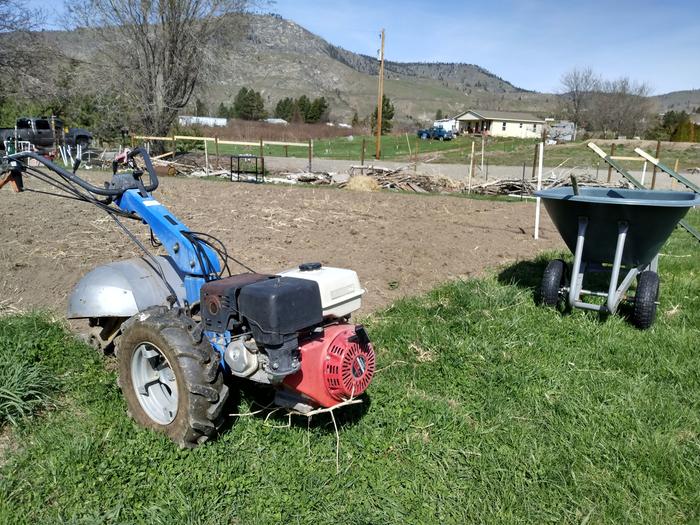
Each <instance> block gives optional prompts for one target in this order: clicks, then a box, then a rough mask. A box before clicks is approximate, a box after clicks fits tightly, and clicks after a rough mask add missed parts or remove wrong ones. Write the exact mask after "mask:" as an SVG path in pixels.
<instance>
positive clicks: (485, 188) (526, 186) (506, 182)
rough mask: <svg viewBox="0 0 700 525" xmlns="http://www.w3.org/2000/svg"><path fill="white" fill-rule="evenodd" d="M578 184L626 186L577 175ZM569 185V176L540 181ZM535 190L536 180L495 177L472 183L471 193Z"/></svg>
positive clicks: (545, 185)
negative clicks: (479, 182)
mask: <svg viewBox="0 0 700 525" xmlns="http://www.w3.org/2000/svg"><path fill="white" fill-rule="evenodd" d="M576 181H577V182H578V185H579V186H602V187H609V188H619V187H627V186H628V184H627V183H626V182H624V181H621V182H614V183H610V184H607V183H605V182H602V181H600V180H596V179H595V178H593V177H587V176H579V177H576ZM569 185H571V179H570V178H569V177H562V178H559V179H556V180H554V181H551V180H546V181H542V189H550V188H558V187H559V186H569ZM535 191H537V181H536V180H526V179H495V180H492V181H487V182H483V183H481V184H476V185H473V186H472V188H471V193H476V194H479V195H516V196H518V197H519V196H521V195H525V196H527V195H534V193H535Z"/></svg>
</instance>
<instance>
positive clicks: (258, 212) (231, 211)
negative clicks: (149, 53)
mask: <svg viewBox="0 0 700 525" xmlns="http://www.w3.org/2000/svg"><path fill="white" fill-rule="evenodd" d="M91 178H93V180H98V179H99V177H96V176H95V175H93V174H91ZM26 184H27V186H29V187H34V188H41V186H40V185H38V184H37V182H36V181H35V180H33V179H30V180H29V181H28V182H27V183H26ZM155 196H156V197H157V198H158V199H159V200H160V201H161V202H163V203H164V204H165V205H166V206H168V207H169V208H170V209H171V210H172V211H173V213H174V214H175V215H177V216H178V217H179V218H180V219H181V220H183V222H185V223H186V224H188V226H189V227H190V228H192V229H193V230H196V231H203V232H208V233H211V234H213V235H215V236H217V237H219V238H221V239H222V240H223V241H224V242H225V243H226V245H227V247H228V249H229V252H230V253H231V254H233V255H234V256H235V257H237V258H239V259H241V260H243V261H245V262H246V263H247V264H248V265H250V266H252V267H253V268H254V269H256V270H257V271H261V272H276V271H279V270H282V269H285V268H289V267H293V266H295V265H297V264H299V263H301V262H308V261H321V262H323V263H324V264H327V265H333V266H341V267H348V268H353V269H355V270H356V271H357V272H358V274H359V276H360V279H361V282H362V283H363V286H364V287H365V288H366V289H367V294H366V295H365V299H364V307H363V311H364V312H369V311H372V310H375V309H377V308H380V307H382V306H386V305H388V304H390V303H391V302H392V301H394V300H395V299H397V298H398V297H401V296H404V295H413V294H417V293H420V292H424V291H427V290H429V289H430V288H432V287H434V286H435V285H436V284H438V283H441V282H444V281H447V280H451V279H456V278H461V277H469V276H472V275H477V274H480V273H482V272H483V271H484V270H486V269H488V268H492V267H495V266H497V265H502V264H506V263H509V262H513V261H516V260H518V259H523V258H529V257H532V256H533V255H534V254H536V253H537V252H539V251H541V250H544V249H549V248H553V247H561V246H563V244H562V243H561V241H560V239H559V235H558V234H557V233H556V231H555V230H554V228H553V226H552V224H551V223H550V221H549V219H548V217H546V213H544V214H543V216H544V221H543V230H542V233H541V236H542V239H541V240H540V241H538V242H536V241H534V240H533V239H532V223H533V216H534V204H533V203H532V202H525V203H505V202H492V201H484V200H471V199H465V198H456V197H448V196H421V195H404V194H391V193H385V192H382V193H363V192H352V191H346V190H337V189H329V188H294V187H280V186H271V185H254V184H246V183H229V182H218V181H202V180H193V179H179V178H178V179H174V178H165V179H164V180H162V182H161V186H160V188H159V189H158V190H157V191H156V195H155ZM136 230H137V231H138V232H139V236H140V238H141V239H142V240H143V241H144V242H145V243H146V244H148V243H147V239H148V237H147V230H146V229H145V228H144V227H143V226H140V225H136ZM134 256H138V251H137V249H135V248H134V246H133V245H132V244H131V243H130V242H129V241H128V239H127V238H126V237H125V236H124V234H123V233H121V232H120V230H118V229H117V227H116V225H115V224H114V223H113V222H112V221H111V219H110V218H109V217H107V216H105V215H104V214H103V213H101V212H100V211H99V210H97V209H96V208H94V207H91V206H88V205H86V204H83V203H79V202H75V201H71V200H65V199H57V198H53V197H49V196H45V195H40V194H36V193H28V192H25V193H22V194H15V193H13V192H11V191H9V190H7V189H5V190H3V191H2V192H0V275H1V277H0V307H3V305H4V307H5V308H7V307H9V306H11V307H16V308H20V309H30V308H34V307H46V308H49V309H52V310H55V311H56V312H57V313H59V314H62V312H63V311H65V307H66V305H67V301H68V295H69V293H70V290H71V288H72V287H73V286H74V285H75V283H76V282H77V281H78V280H79V279H80V277H81V276H82V275H84V274H85V273H86V272H88V271H89V270H90V269H92V268H94V267H95V266H97V265H99V264H102V263H106V262H109V261H113V260H116V259H120V258H129V257H134ZM241 271H243V270H241Z"/></svg>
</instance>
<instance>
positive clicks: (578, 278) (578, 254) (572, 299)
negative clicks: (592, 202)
mask: <svg viewBox="0 0 700 525" xmlns="http://www.w3.org/2000/svg"><path fill="white" fill-rule="evenodd" d="M586 228H588V217H579V218H578V237H577V238H576V250H575V252H574V267H573V268H572V269H571V286H570V287H569V306H570V307H572V308H574V307H575V306H576V303H577V302H578V300H579V297H580V296H581V287H582V286H583V269H582V262H581V259H582V258H583V243H584V242H585V241H586Z"/></svg>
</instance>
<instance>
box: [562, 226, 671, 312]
mask: <svg viewBox="0 0 700 525" xmlns="http://www.w3.org/2000/svg"><path fill="white" fill-rule="evenodd" d="M587 228H588V217H583V216H582V217H579V218H578V236H577V239H576V249H575V251H574V264H573V268H572V270H571V285H570V286H569V287H568V290H567V289H566V288H563V291H564V292H566V291H568V304H569V306H570V307H571V308H583V309H585V310H594V311H597V312H604V313H610V314H614V313H615V312H616V311H617V309H618V307H619V306H620V303H621V302H622V301H623V300H624V299H625V298H626V296H627V291H628V290H629V288H630V286H632V283H633V282H634V280H635V278H636V277H637V276H638V275H639V274H640V273H641V272H643V271H646V270H651V271H654V272H656V271H657V270H658V264H659V256H658V254H657V255H656V256H655V257H654V258H653V259H652V261H651V262H650V263H649V264H643V265H639V266H632V267H626V269H627V273H626V275H625V277H624V278H623V279H622V282H621V283H619V281H620V273H621V270H623V265H622V254H623V252H624V250H625V242H626V240H627V232H628V230H629V224H628V223H627V222H626V221H619V222H618V224H617V244H616V246H615V257H614V259H613V262H612V267H611V268H609V269H608V268H606V267H605V266H603V265H601V264H598V263H591V262H588V261H584V260H583V246H584V243H585V242H586V230H587ZM589 270H590V271H601V270H602V271H610V284H609V285H608V291H607V293H605V292H599V291H595V290H585V289H584V288H583V278H584V276H585V274H586V273H587V271H589ZM618 283H619V285H618ZM582 295H590V296H595V297H604V298H605V299H606V303H605V304H594V303H588V302H585V301H582V300H581V296H582Z"/></svg>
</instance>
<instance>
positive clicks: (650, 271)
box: [535, 186, 700, 329]
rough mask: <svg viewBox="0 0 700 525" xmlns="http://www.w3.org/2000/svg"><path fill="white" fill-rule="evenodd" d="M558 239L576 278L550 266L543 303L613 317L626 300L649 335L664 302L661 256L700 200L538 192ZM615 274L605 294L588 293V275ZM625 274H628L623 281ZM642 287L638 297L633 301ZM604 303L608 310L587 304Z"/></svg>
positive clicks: (595, 191)
mask: <svg viewBox="0 0 700 525" xmlns="http://www.w3.org/2000/svg"><path fill="white" fill-rule="evenodd" d="M535 195H536V196H538V197H541V198H542V200H543V203H544V206H545V209H546V210H547V212H548V213H549V216H550V217H551V218H552V221H553V222H554V225H555V226H556V227H557V230H559V234H560V235H561V236H562V238H563V239H564V242H565V243H566V245H567V246H568V248H569V250H571V252H572V253H573V254H574V262H573V266H572V268H571V272H570V273H569V272H568V271H567V265H566V263H565V262H564V261H562V260H560V259H557V260H554V261H551V262H550V263H549V264H548V265H547V268H546V269H545V271H544V275H543V276H542V283H541V285H540V290H539V292H540V293H539V300H540V303H541V304H543V305H545V306H551V307H556V306H557V305H558V304H559V302H560V301H561V300H564V299H565V300H566V302H567V303H568V305H569V306H570V307H571V308H582V309H586V310H594V311H598V312H601V313H604V314H615V313H616V312H617V310H618V307H619V306H620V304H621V303H622V302H623V301H628V302H631V303H632V304H633V312H632V322H633V323H634V324H635V325H636V326H637V327H639V328H641V329H646V328H649V327H650V326H651V325H652V324H653V322H654V319H655V318H656V306H657V302H658V298H659V276H658V273H657V272H658V268H659V250H661V247H662V246H663V245H664V243H665V242H666V240H667V239H668V238H669V236H670V235H671V233H672V232H673V229H674V228H675V227H676V225H677V224H678V222H679V221H680V220H681V219H682V218H683V217H684V216H685V214H686V213H687V212H688V210H689V209H690V208H692V207H693V206H698V205H700V195H698V194H696V193H689V192H680V191H650V190H626V189H611V188H581V189H578V188H576V190H574V188H573V187H569V186H566V187H560V188H554V189H547V190H542V191H538V192H537V193H535ZM593 272H596V273H600V272H606V273H609V274H610V281H609V285H608V289H607V291H596V290H586V289H584V288H583V282H584V276H585V275H586V274H587V273H593ZM621 272H625V274H624V277H623V279H622V282H619V281H620V274H621ZM635 279H636V280H637V288H636V293H635V295H634V296H629V295H628V293H627V292H628V290H629V289H630V286H631V285H632V283H633V282H634V281H635ZM585 296H588V297H591V296H592V297H602V298H604V299H605V302H604V303H603V304H600V303H590V302H586V301H584V300H582V297H585Z"/></svg>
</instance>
